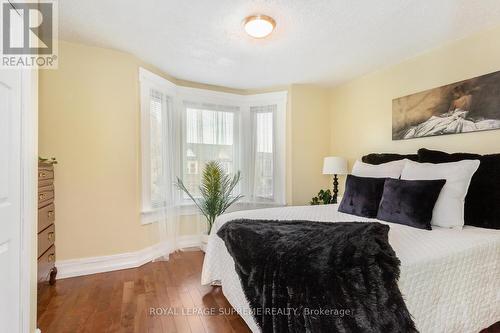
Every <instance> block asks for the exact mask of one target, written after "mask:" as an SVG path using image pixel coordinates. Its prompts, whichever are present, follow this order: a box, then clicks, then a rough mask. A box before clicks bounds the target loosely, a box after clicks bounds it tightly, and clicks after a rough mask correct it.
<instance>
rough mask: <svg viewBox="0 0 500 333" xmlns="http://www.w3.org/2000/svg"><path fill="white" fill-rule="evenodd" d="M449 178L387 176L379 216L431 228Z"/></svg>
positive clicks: (379, 217)
mask: <svg viewBox="0 0 500 333" xmlns="http://www.w3.org/2000/svg"><path fill="white" fill-rule="evenodd" d="M445 183H446V180H444V179H436V180H402V179H390V178H389V179H387V180H386V181H385V185H384V192H383V195H382V200H381V201H380V206H379V208H378V214H377V219H379V220H381V221H387V222H392V223H399V224H404V225H408V226H410V227H415V228H419V229H427V230H431V229H432V228H431V220H432V210H433V209H434V205H435V204H436V201H437V199H438V197H439V193H441V189H442V188H443V186H444V184H445Z"/></svg>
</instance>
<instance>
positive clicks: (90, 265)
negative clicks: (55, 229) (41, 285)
mask: <svg viewBox="0 0 500 333" xmlns="http://www.w3.org/2000/svg"><path fill="white" fill-rule="evenodd" d="M199 246H200V236H199V235H187V236H180V237H179V238H178V246H177V247H178V248H180V249H182V248H188V247H199ZM171 252H172V249H171V247H170V246H169V245H168V244H167V243H158V244H155V245H153V246H150V247H147V248H145V249H142V250H139V251H136V252H128V253H120V254H114V255H110V256H101V257H91V258H81V259H70V260H60V261H56V264H55V265H56V267H57V279H65V278H70V277H75V276H82V275H89V274H96V273H103V272H111V271H117V270H120V269H128V268H135V267H139V266H142V265H144V264H146V263H148V262H150V261H153V260H154V259H156V258H159V257H161V256H163V255H165V254H166V253H171Z"/></svg>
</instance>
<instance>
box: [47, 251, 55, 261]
mask: <svg viewBox="0 0 500 333" xmlns="http://www.w3.org/2000/svg"><path fill="white" fill-rule="evenodd" d="M55 258H56V256H55V255H54V254H53V253H51V254H49V256H48V258H47V260H48V261H49V262H53V261H54V259H55Z"/></svg>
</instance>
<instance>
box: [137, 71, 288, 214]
mask: <svg viewBox="0 0 500 333" xmlns="http://www.w3.org/2000/svg"><path fill="white" fill-rule="evenodd" d="M140 79H141V82H140V83H141V140H142V142H141V147H142V163H141V170H142V210H143V214H142V216H143V222H145V223H148V222H151V221H154V215H155V213H156V212H158V211H160V210H162V209H164V208H165V207H168V206H175V207H189V206H192V203H191V202H190V200H189V198H188V197H187V196H186V195H185V194H183V193H181V192H180V191H179V190H178V189H177V188H176V187H175V186H174V182H175V180H176V177H179V178H181V179H182V180H183V182H184V184H185V185H186V187H187V188H188V190H189V191H190V192H191V193H192V194H193V195H194V196H195V197H196V196H199V195H200V193H199V189H198V188H199V186H200V183H201V177H202V173H203V168H204V166H205V164H206V163H207V162H208V161H212V160H216V161H219V162H220V163H221V165H223V167H224V169H225V170H226V172H228V173H230V174H233V173H235V172H237V171H238V170H239V171H241V174H242V177H241V181H240V184H239V185H238V186H237V188H236V189H235V192H237V193H235V195H236V194H243V195H244V198H243V199H242V200H241V202H240V203H239V204H238V205H236V207H235V208H236V209H238V208H241V209H244V208H249V207H252V208H258V207H259V205H265V206H266V205H284V204H285V110H286V92H275V93H266V94H258V95H237V94H229V93H222V92H215V91H209V90H204V89H194V88H186V87H181V86H176V85H174V84H173V83H171V82H169V81H167V80H165V79H163V78H161V77H159V76H157V75H155V74H152V73H150V72H148V71H146V70H144V69H142V68H141V69H140ZM191 212H194V211H193V210H191Z"/></svg>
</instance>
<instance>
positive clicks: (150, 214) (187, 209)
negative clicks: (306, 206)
mask: <svg viewBox="0 0 500 333" xmlns="http://www.w3.org/2000/svg"><path fill="white" fill-rule="evenodd" d="M283 206H285V205H284V204H278V203H275V202H250V201H241V202H237V203H235V204H233V205H232V206H231V207H229V208H228V210H227V212H228V213H230V212H236V211H240V210H252V209H262V208H273V207H283ZM175 207H176V208H178V209H179V214H178V215H179V216H195V215H198V214H199V210H198V207H196V205H195V204H194V203H192V202H188V201H186V202H182V203H179V204H178V205H177V206H175ZM164 217H165V215H164V213H163V209H155V210H149V211H144V212H141V224H143V225H146V224H152V223H156V222H158V220H160V219H162V218H164Z"/></svg>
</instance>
